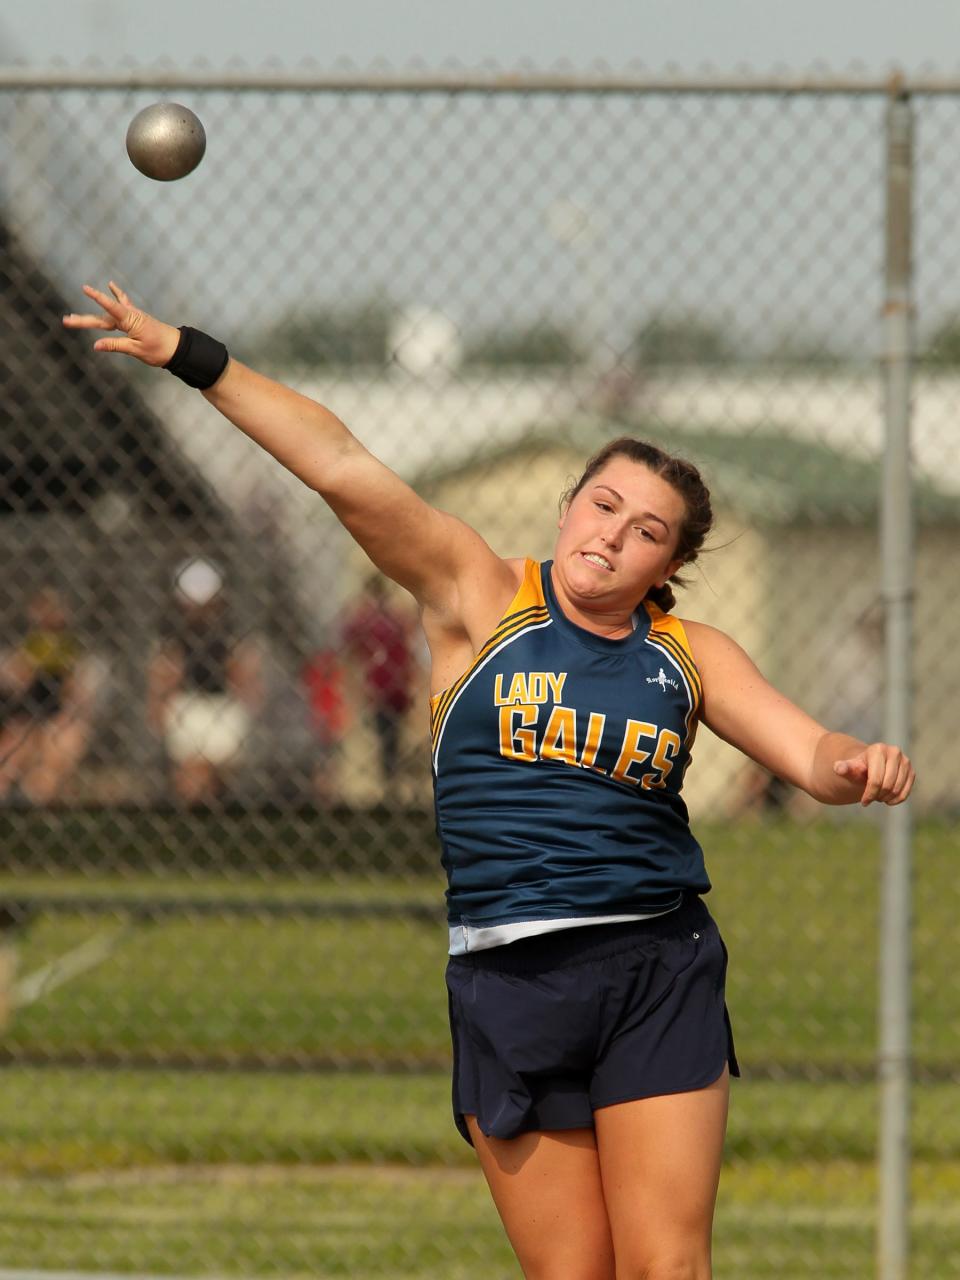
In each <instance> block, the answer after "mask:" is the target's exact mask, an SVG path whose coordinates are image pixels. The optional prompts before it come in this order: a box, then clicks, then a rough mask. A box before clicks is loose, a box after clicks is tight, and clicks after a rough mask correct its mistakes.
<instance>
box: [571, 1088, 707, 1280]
mask: <svg viewBox="0 0 960 1280" xmlns="http://www.w3.org/2000/svg"><path fill="white" fill-rule="evenodd" d="M729 1093H730V1080H729V1074H728V1071H727V1068H726V1067H724V1070H723V1074H722V1075H721V1076H720V1077H719V1079H718V1080H715V1081H714V1083H713V1084H711V1085H708V1086H707V1088H705V1089H697V1090H695V1091H694V1092H691V1093H675V1094H668V1095H665V1096H662V1097H655V1098H641V1099H639V1100H637V1101H635V1102H623V1103H619V1104H617V1105H616V1106H611V1107H603V1108H601V1109H600V1110H598V1111H596V1112H594V1121H595V1123H596V1135H597V1148H598V1153H599V1159H600V1169H601V1175H602V1179H603V1191H604V1200H605V1202H606V1208H607V1215H608V1219H609V1222H610V1229H611V1232H612V1236H613V1242H614V1248H615V1250H616V1256H617V1264H618V1275H620V1274H622V1275H624V1276H632V1275H643V1274H646V1271H645V1268H648V1267H651V1266H653V1265H654V1264H657V1263H659V1265H660V1266H661V1267H666V1266H669V1265H670V1264H672V1265H674V1266H677V1267H679V1266H680V1265H681V1264H685V1265H686V1266H687V1267H688V1268H689V1270H684V1271H683V1273H682V1274H684V1275H687V1274H690V1275H691V1276H697V1277H698V1280H699V1278H700V1277H706V1276H709V1274H710V1270H709V1267H710V1236H711V1231H712V1227H713V1211H714V1206H715V1204H716V1198H717V1184H718V1182H719V1178H720V1163H721V1160H722V1157H723V1140H724V1135H725V1133H726V1123H727V1104H728V1101H729ZM678 1273H679V1272H678Z"/></svg>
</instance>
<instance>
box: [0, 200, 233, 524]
mask: <svg viewBox="0 0 960 1280" xmlns="http://www.w3.org/2000/svg"><path fill="white" fill-rule="evenodd" d="M72 309H73V308H71V307H69V306H67V305H66V304H65V302H64V299H63V297H62V295H61V294H60V293H59V291H58V290H57V288H56V287H55V286H54V284H53V282H52V281H51V280H50V279H49V277H48V276H47V275H46V274H45V272H44V271H43V270H42V268H41V267H40V265H39V264H38V263H37V262H36V261H35V260H34V259H33V258H32V257H31V256H30V254H29V253H28V252H27V251H26V249H25V248H24V246H23V245H22V244H21V243H20V241H19V239H18V238H17V236H16V235H14V233H13V232H12V231H11V229H10V228H9V226H7V225H6V224H4V223H3V222H2V221H0V421H2V427H3V449H2V450H0V514H3V513H5V512H6V513H9V512H13V511H17V512H32V513H42V512H50V511H59V512H65V513H69V514H81V513H83V512H85V511H87V510H89V508H90V506H91V504H92V503H94V502H95V501H96V500H97V498H98V497H100V496H101V495H102V494H103V493H105V492H108V491H120V492H122V493H124V496H126V497H127V498H128V499H129V500H130V501H131V502H132V503H134V504H139V505H140V509H141V510H143V511H149V512H151V513H157V514H163V515H165V516H167V517H173V518H176V519H184V518H190V517H192V516H197V515H200V514H203V515H204V516H205V517H206V518H207V519H209V518H210V516H211V515H212V514H214V513H218V514H219V513H220V503H219V501H218V499H217V498H216V495H215V494H214V493H213V491H212V490H211V489H210V488H209V487H208V486H207V484H206V483H205V482H204V481H203V479H202V477H200V476H199V474H198V473H197V472H196V471H195V470H194V469H193V468H192V467H191V466H190V465H189V464H188V463H187V461H186V460H185V459H184V458H183V457H182V455H181V454H180V453H179V452H178V451H177V450H176V448H175V447H174V446H173V444H172V442H171V441H170V440H169V439H168V437H167V436H166V433H165V432H164V430H163V428H162V426H161V424H160V423H159V421H158V420H157V418H156V417H155V416H154V415H153V413H151V411H150V410H149V409H148V408H147V407H146V405H145V403H144V402H143V400H142V399H141V397H140V396H139V395H138V394H137V391H136V389H135V387H134V385H133V384H132V383H131V381H130V380H129V378H128V377H127V376H126V374H125V372H124V371H123V370H122V369H120V368H119V367H118V366H117V365H115V364H111V363H110V361H109V359H105V358H103V357H99V356H95V355H94V354H93V353H92V352H91V349H90V348H91V342H90V339H89V336H88V335H86V334H78V333H68V332H67V331H66V330H65V329H64V328H63V326H62V324H61V322H60V321H61V316H62V315H63V314H64V312H66V311H69V310H72Z"/></svg>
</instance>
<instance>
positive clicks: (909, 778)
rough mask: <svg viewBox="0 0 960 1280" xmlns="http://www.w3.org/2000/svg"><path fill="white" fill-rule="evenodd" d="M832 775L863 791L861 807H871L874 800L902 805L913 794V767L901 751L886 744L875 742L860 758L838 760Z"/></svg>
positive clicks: (866, 748)
mask: <svg viewBox="0 0 960 1280" xmlns="http://www.w3.org/2000/svg"><path fill="white" fill-rule="evenodd" d="M833 771H834V773H836V774H839V776H840V777H841V778H846V779H847V781H848V782H852V783H853V784H854V785H855V786H862V787H863V794H862V795H861V797H860V803H861V804H862V805H868V804H872V803H873V801H874V800H878V801H880V802H881V803H882V804H901V803H902V802H903V801H904V800H906V798H907V796H908V795H909V794H910V792H911V791H912V790H913V783H914V779H915V777H916V774H915V773H914V770H913V765H912V764H911V763H910V761H909V760H908V759H907V757H906V756H905V755H904V754H903V752H902V751H901V750H900V748H899V747H892V746H889V745H888V744H887V743H886V742H872V743H871V744H870V746H868V747H865V748H864V750H863V751H861V752H858V754H857V755H855V756H850V757H849V758H848V759H846V760H837V761H836V762H835V763H834V766H833Z"/></svg>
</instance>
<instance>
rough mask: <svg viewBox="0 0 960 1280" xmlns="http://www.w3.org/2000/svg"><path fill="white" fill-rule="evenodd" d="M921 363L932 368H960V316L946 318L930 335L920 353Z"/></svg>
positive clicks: (954, 315)
mask: <svg viewBox="0 0 960 1280" xmlns="http://www.w3.org/2000/svg"><path fill="white" fill-rule="evenodd" d="M919 358H920V361H921V362H922V363H923V364H925V365H927V366H928V367H932V368H940V369H954V368H957V367H958V366H960V315H957V314H953V315H949V316H946V317H945V318H944V319H943V320H942V321H941V322H940V324H939V325H937V327H936V329H934V330H933V332H932V333H931V334H930V337H929V338H928V340H927V343H926V345H925V346H923V347H922V348H921V349H920V352H919Z"/></svg>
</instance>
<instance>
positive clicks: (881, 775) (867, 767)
mask: <svg viewBox="0 0 960 1280" xmlns="http://www.w3.org/2000/svg"><path fill="white" fill-rule="evenodd" d="M684 626H685V628H686V631H687V636H688V638H689V640H690V645H691V648H692V650H693V655H694V658H695V659H696V662H697V666H698V667H699V668H700V674H701V676H702V679H703V719H704V723H705V724H706V725H708V726H709V728H711V729H712V730H713V732H714V733H716V734H717V736H718V737H720V738H723V739H724V741H725V742H729V743H731V745H732V746H735V747H737V748H738V749H739V750H740V751H742V752H743V753H744V754H745V755H748V756H749V757H750V758H751V759H752V760H755V761H756V762H757V763H758V764H760V765H763V767H764V768H766V769H769V770H770V772H771V773H774V774H776V775H777V776H778V777H780V778H784V779H785V780H786V781H787V782H791V783H793V785H794V786H796V787H800V788H801V789H802V790H804V791H806V792H807V793H808V794H809V795H811V796H813V798H814V799H815V800H819V801H820V803H821V804H856V803H860V804H862V805H868V804H870V803H872V802H873V801H874V800H877V801H880V802H882V803H883V804H891V805H892V804H900V803H901V802H902V801H903V800H906V798H907V796H908V795H909V794H910V791H911V789H912V787H913V782H914V771H913V766H912V765H911V763H910V761H909V759H908V758H907V757H906V756H905V755H904V753H903V752H902V751H901V750H900V748H899V747H896V746H892V745H890V744H889V743H885V742H872V743H866V742H861V741H860V740H859V738H853V737H851V736H850V735H849V734H846V733H833V732H831V731H830V730H828V729H825V728H824V727H823V725H821V724H818V723H817V721H816V720H814V719H813V717H812V716H809V715H807V713H806V712H805V711H803V710H801V709H800V707H798V706H797V705H796V704H795V703H793V702H791V701H790V699H789V698H787V697H785V696H784V695H783V694H782V693H780V692H779V690H777V689H775V688H774V687H773V685H771V684H770V683H769V682H768V681H767V680H766V679H765V678H764V676H763V675H762V674H761V672H760V671H759V670H758V668H757V667H756V665H755V664H754V662H753V661H752V660H751V659H750V658H749V657H748V656H747V654H746V653H745V652H744V651H743V649H741V648H740V646H739V645H738V644H736V643H735V642H734V641H733V640H731V639H730V637H729V636H727V635H724V633H723V632H722V631H717V630H716V628H714V627H708V626H706V625H704V624H703V623H698V622H686V623H684Z"/></svg>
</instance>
